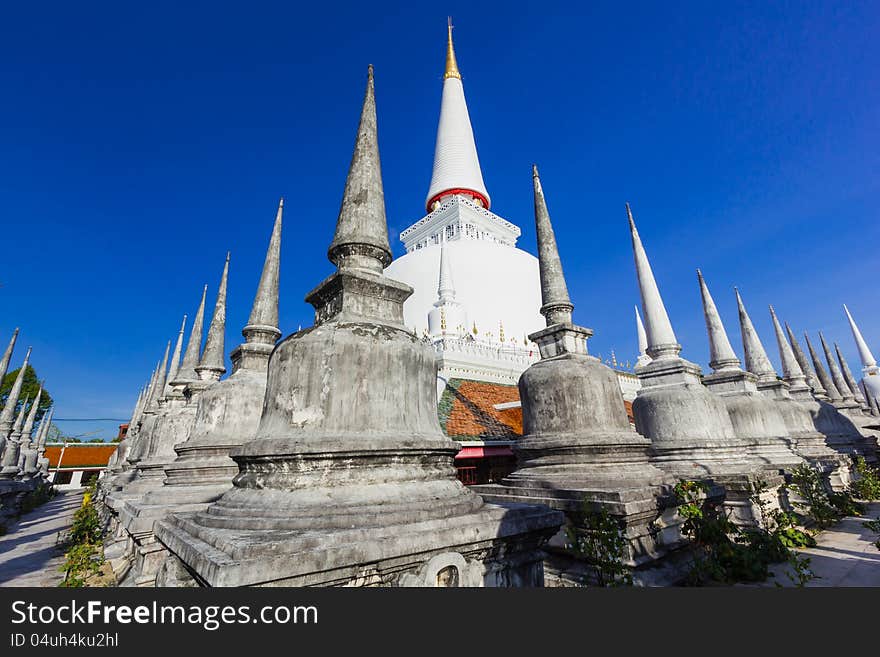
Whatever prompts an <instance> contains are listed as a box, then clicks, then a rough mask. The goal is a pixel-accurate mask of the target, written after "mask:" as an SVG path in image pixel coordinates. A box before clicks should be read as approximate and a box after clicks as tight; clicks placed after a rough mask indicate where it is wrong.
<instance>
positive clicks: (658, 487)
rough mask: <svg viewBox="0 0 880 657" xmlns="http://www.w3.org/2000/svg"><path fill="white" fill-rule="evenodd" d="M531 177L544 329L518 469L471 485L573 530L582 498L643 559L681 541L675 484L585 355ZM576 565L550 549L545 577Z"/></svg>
mask: <svg viewBox="0 0 880 657" xmlns="http://www.w3.org/2000/svg"><path fill="white" fill-rule="evenodd" d="M533 182H534V194H535V226H536V232H537V238H538V259H539V264H540V274H541V296H542V301H543V305H542V306H541V314H542V315H544V317H545V318H546V324H547V328H545V329H543V330H541V331H538V332H536V333H532V334H531V335H529V339H530V340H533V341H534V342H535V343H537V344H538V346H539V348H540V350H541V360H540V361H538V362H537V363H535V364H533V365H532V366H531V367H529V368H528V369H527V370H526V371H525V372H524V373H523V374H522V376H521V377H520V380H519V393H520V399H521V400H522V410H523V429H524V436H523V437H522V438H521V439H520V440H518V441H517V444H516V447H515V451H516V454H517V469H516V471H514V472H513V473H512V474H510V475H509V476H507V477H506V478H505V479H504V480H503V481H502V484H501V485H488V486H478V487H476V489H477V490H478V491H479V492H480V493H481V494H482V495H483V497H484V498H486V499H487V500H489V501H518V502H527V503H541V504H547V505H549V506H551V507H552V508H555V509H559V510H562V511H564V512H565V513H566V516H567V518H568V523H569V524H570V525H572V526H573V527H575V528H578V527H579V526H581V527H582V526H583V519H584V516H583V514H584V501H585V500H586V501H588V502H589V505H590V507H591V510H592V511H599V510H600V509H604V510H605V511H607V512H608V513H609V515H611V516H612V517H613V518H615V519H616V520H617V521H618V522H620V524H621V526H622V528H623V529H624V535H625V536H626V538H627V540H628V542H629V545H630V552H629V554H628V555H627V561H628V563H629V564H630V565H633V566H638V565H642V564H645V563H648V562H651V561H653V560H655V559H657V558H658V557H660V556H662V555H663V554H664V553H665V552H666V550H667V549H668V548H669V547H670V546H672V545H675V544H677V542H678V540H679V536H680V535H679V532H678V528H677V526H678V522H680V520H679V519H678V518H677V516H676V513H675V507H676V505H675V503H674V502H673V496H672V495H671V488H672V486H673V485H674V483H675V480H674V479H673V478H672V477H670V476H668V475H666V474H665V473H664V472H663V471H661V470H659V469H658V468H656V467H655V466H653V465H651V463H650V448H651V441H650V440H648V439H647V438H645V437H644V436H641V435H639V434H638V433H636V432H635V431H633V430H632V428H631V427H630V424H629V420H628V419H627V416H626V411H625V410H624V404H623V397H622V394H621V392H620V387H619V385H618V384H617V377H616V375H615V373H614V371H613V370H612V369H611V368H609V367H607V366H606V365H604V364H602V362H601V361H599V360H598V359H597V358H595V357H593V356H590V355H589V353H588V349H587V340H588V339H589V338H590V337H591V336H592V335H593V331H592V330H591V329H588V328H583V327H581V326H577V325H575V324H573V323H572V311H573V309H574V305H573V304H572V303H571V300H570V298H569V295H568V288H567V285H566V282H565V277H564V275H563V271H562V261H561V259H560V257H559V252H558V249H557V245H556V237H555V235H554V232H553V227H552V226H551V223H550V214H549V212H548V210H547V204H546V200H545V198H544V192H543V189H542V187H541V181H540V179H539V177H538V171H537V168H534V169H533ZM578 570H579V569H578V568H577V564H576V563H574V564H572V562H571V557H570V555H569V554H566V553H565V552H563V551H559V552H558V553H557V554H556V555H555V557H554V553H553V552H551V556H550V558H549V560H548V574H549V575H550V576H555V577H560V578H563V579H570V578H572V577H574V578H579V576H580V572H578ZM565 571H568V572H565Z"/></svg>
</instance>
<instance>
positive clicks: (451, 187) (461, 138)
mask: <svg viewBox="0 0 880 657" xmlns="http://www.w3.org/2000/svg"><path fill="white" fill-rule="evenodd" d="M455 194H463V195H465V196H469V197H471V198H472V199H473V200H474V201H475V202H476V203H478V204H479V205H481V206H483V207H485V208H486V209H488V208H489V206H490V205H491V199H490V198H489V192H488V191H486V185H485V183H484V182H483V172H482V170H481V169H480V159H479V157H477V145H476V142H475V141H474V131H473V128H472V127H471V118H470V115H469V114H468V108H467V102H466V101H465V98H464V87H463V86H462V83H461V73H459V70H458V62H456V59H455V48H454V47H453V45H452V22H451V20H450V22H449V24H448V26H447V37H446V72H445V73H444V75H443V97H442V99H441V101H440V121H439V123H438V125H437V143H436V146H435V148H434V170H433V172H432V174H431V185H430V187H429V189H428V196H427V198H426V199H425V207H426V209H427V210H428V212H431V210H433V209H434V204H435V203H439V202H441V201H442V199H443V198H445V197H447V196H453V195H455Z"/></svg>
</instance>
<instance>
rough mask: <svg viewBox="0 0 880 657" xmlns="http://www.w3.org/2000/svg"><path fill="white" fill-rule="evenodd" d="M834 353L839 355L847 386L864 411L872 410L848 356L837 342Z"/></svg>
mask: <svg viewBox="0 0 880 657" xmlns="http://www.w3.org/2000/svg"><path fill="white" fill-rule="evenodd" d="M834 353H835V354H836V355H837V362H838V363H839V364H840V371H841V374H843V380H844V381H845V382H846V387H847V388H849V391H850V392H851V393H852V394H853V398H854V399H855V400H856V401H857V402H858V403H859V407H860V408H861V409H862V411H863V412H868V411H870V410H871V407H870V406H869V404H868V400H867V399H865V395H864V394H863V393H862V389H861V388H860V387H859V384H858V383H856V379H855V377H854V376H853V373H852V370H850V369H849V363H847V362H846V358H844V357H843V352H842V351H841V350H840V345H838V344H837V343H836V342H835V343H834Z"/></svg>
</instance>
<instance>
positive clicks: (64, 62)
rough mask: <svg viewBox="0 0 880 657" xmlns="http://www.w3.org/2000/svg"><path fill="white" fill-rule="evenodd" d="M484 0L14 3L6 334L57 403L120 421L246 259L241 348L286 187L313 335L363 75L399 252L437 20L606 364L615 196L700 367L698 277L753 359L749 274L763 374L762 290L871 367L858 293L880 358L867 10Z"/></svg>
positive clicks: (497, 206) (512, 190)
mask: <svg viewBox="0 0 880 657" xmlns="http://www.w3.org/2000/svg"><path fill="white" fill-rule="evenodd" d="M472 4H473V3H461V2H451V3H447V4H442V3H441V4H437V3H434V4H433V5H432V6H431V8H430V9H427V8H425V7H424V6H423V5H424V3H400V4H385V5H383V4H381V3H356V4H354V5H351V6H347V7H346V6H345V5H344V4H339V3H331V4H327V5H324V4H323V3H307V4H303V3H289V2H283V3H282V2H279V3H261V2H248V3H235V4H225V3H217V2H212V3H166V2H152V3H140V4H138V5H133V4H132V3H119V2H114V3H85V4H83V3H67V2H65V3H62V2H49V3H14V4H8V5H7V6H6V7H5V8H4V19H3V21H2V26H0V70H2V74H0V84H2V86H3V89H2V92H3V101H2V102H0V124H2V129H0V218H2V222H0V223H2V235H3V259H2V267H0V284H2V287H0V306H2V308H3V312H2V313H0V342H3V343H5V341H6V340H7V339H8V336H9V334H10V332H11V331H12V329H13V328H14V327H15V326H21V329H22V334H21V340H20V343H19V349H18V351H17V357H16V361H15V362H14V365H16V366H17V364H18V362H20V359H21V357H22V356H23V353H24V347H26V346H27V345H29V344H30V345H33V346H34V357H33V363H34V365H35V366H36V368H37V370H38V371H39V373H40V374H41V375H42V376H44V377H46V379H47V385H48V386H49V388H50V390H51V392H52V393H53V394H54V395H55V397H56V399H57V401H58V414H59V416H60V417H67V418H76V417H127V416H128V415H129V414H130V410H131V406H132V404H133V402H134V398H135V395H136V393H137V390H138V388H139V387H140V385H141V384H142V382H143V381H144V380H145V379H146V378H147V377H148V375H149V373H150V370H151V369H152V367H153V365H154V363H155V361H156V359H157V358H159V356H160V355H161V351H162V349H163V347H164V344H165V342H166V340H168V339H170V338H172V337H173V336H174V335H175V333H176V330H177V327H178V324H179V321H180V317H181V315H182V314H183V313H184V312H188V313H190V315H192V313H193V312H194V310H195V305H196V303H197V301H198V296H199V293H200V289H201V286H202V285H203V284H204V283H208V284H209V285H210V292H209V295H210V296H209V298H210V299H211V302H213V295H214V294H215V292H216V286H217V282H218V279H219V275H220V270H221V267H222V262H223V258H224V255H225V252H226V250H227V249H231V250H232V263H231V270H230V280H229V310H228V331H227V344H226V348H227V349H226V350H227V353H228V352H229V351H231V349H232V348H233V347H234V346H235V345H236V344H238V341H239V330H240V328H241V326H243V325H244V323H245V321H246V319H247V314H248V311H249V308H250V303H251V300H252V298H253V293H254V290H255V287H256V284H257V279H258V276H259V269H260V266H261V263H262V258H263V256H264V252H265V247H266V243H267V241H268V236H269V232H270V229H271V222H272V219H273V216H274V212H275V207H276V204H277V201H278V198H279V197H280V196H282V195H283V196H284V197H285V198H286V199H287V205H286V214H285V232H284V238H283V240H284V244H283V263H282V281H281V285H282V287H281V293H282V298H281V325H282V330H283V331H284V332H285V334H287V333H290V332H292V331H295V330H296V329H297V326H298V325H309V324H311V322H312V312H311V307H310V306H307V305H306V304H305V303H304V302H303V297H304V295H305V294H306V292H308V291H309V290H310V289H311V288H312V287H313V285H315V284H316V283H317V282H318V281H320V280H321V279H322V278H323V277H324V276H326V275H327V274H329V273H330V271H331V265H330V264H329V263H328V262H327V260H326V256H325V254H326V248H327V246H328V244H329V242H330V240H331V238H332V233H333V226H334V221H335V219H336V214H337V211H338V207H339V201H340V197H341V194H342V188H343V183H344V179H345V173H346V168H347V166H348V162H349V158H350V156H351V148H352V144H353V139H354V134H355V129H356V124H357V118H358V112H359V109H360V107H359V105H360V101H361V98H362V93H363V86H364V79H365V73H366V66H367V64H369V63H372V64H374V65H375V67H376V92H377V102H378V111H379V131H380V134H379V137H380V147H381V152H382V165H383V174H384V181H385V191H386V204H387V210H388V222H389V227H390V231H391V235H392V242H393V244H394V249H395V253H396V255H399V254H400V253H401V246H400V243H399V242H398V241H397V239H396V236H397V234H398V233H399V231H400V230H402V229H403V228H405V227H406V226H408V225H409V224H410V223H412V222H413V221H414V220H416V219H418V218H419V217H420V216H421V214H422V208H423V202H424V197H425V193H426V190H427V186H428V182H429V178H430V170H431V164H432V158H433V147H434V135H435V130H436V122H437V116H438V112H439V101H440V91H441V82H442V73H443V64H444V54H445V23H446V16H447V14H452V16H453V17H454V21H455V24H456V26H457V27H456V31H455V36H456V49H457V54H458V61H459V65H460V68H461V70H462V73H463V76H464V83H465V90H466V93H467V97H468V102H469V106H470V113H471V118H472V120H473V123H474V128H475V132H476V138H477V146H478V149H479V153H480V158H481V161H482V166H483V172H484V177H485V180H486V184H487V186H488V188H489V191H490V193H491V195H492V199H493V209H494V210H495V211H497V212H498V213H499V214H501V215H502V216H504V217H506V218H508V219H510V220H511V221H514V222H515V223H517V224H518V225H519V226H520V227H521V228H522V231H523V235H522V238H521V240H520V246H521V247H522V248H525V249H526V250H529V251H531V252H533V253H534V251H535V245H534V226H533V217H532V199H531V184H530V173H529V168H530V165H531V163H532V162H537V163H538V164H539V166H540V168H541V173H542V177H543V180H544V188H545V191H546V193H547V196H548V200H549V203H550V211H551V215H552V218H553V221H554V224H555V227H556V231H557V236H558V239H559V242H560V249H561V252H562V257H563V263H564V265H565V270H566V274H567V276H568V282H569V288H570V291H571V294H572V297H573V300H574V302H575V304H576V309H575V319H576V321H577V322H578V323H581V324H583V325H586V326H590V327H592V328H593V329H594V330H595V331H596V336H595V338H594V339H593V340H592V342H591V347H592V350H593V351H594V353H598V352H602V353H604V354H605V355H607V354H608V353H609V350H610V349H611V348H614V349H615V350H616V352H617V354H618V356H620V357H622V358H624V359H625V358H626V357H632V356H633V355H634V353H635V341H636V340H635V331H634V327H633V319H632V314H633V311H632V306H633V304H634V303H635V302H636V300H637V291H636V286H635V275H634V271H633V264H632V255H631V250H630V243H629V236H628V233H627V227H626V221H625V215H624V209H623V204H624V202H625V201H630V202H631V203H632V204H633V209H634V211H635V215H636V221H637V223H638V225H639V229H640V232H641V234H642V237H643V239H644V241H645V244H646V247H647V250H648V253H649V256H650V257H651V259H652V263H653V266H654V270H655V273H656V274H657V278H658V281H659V284H660V288H661V291H662V293H663V294H664V297H665V300H666V303H667V307H668V309H669V313H670V316H671V318H672V321H673V325H674V327H675V329H676V331H677V333H678V336H679V338H680V341H681V342H682V343H683V345H684V355H685V356H686V357H688V358H690V359H691V360H694V361H696V362H699V363H701V364H705V362H706V360H707V359H708V356H707V343H706V336H705V327H704V324H703V319H702V315H701V309H700V301H699V291H698V288H697V284H696V277H695V273H694V272H695V268H696V267H701V268H702V269H703V272H704V274H705V276H706V279H707V281H708V283H709V285H710V288H711V290H712V292H713V294H714V296H715V298H716V301H717V302H718V304H719V307H720V310H721V313H722V316H723V319H724V320H725V322H726V324H727V327H728V330H729V331H730V332H731V334H732V335H731V337H732V338H733V341H734V344H735V346H736V347H737V350H739V345H740V343H739V334H738V327H737V324H736V312H735V305H734V299H733V292H732V286H733V285H738V286H739V287H740V289H741V291H742V293H743V295H744V298H745V300H746V303H747V305H748V307H749V309H750V310H751V311H752V315H753V319H754V320H755V323H756V325H757V328H758V330H759V331H760V333H761V335H762V337H763V338H764V341H765V343H766V344H767V346H768V351H770V353H771V356H772V357H773V358H774V360H775V359H776V349H775V345H774V344H773V334H772V330H771V328H770V323H769V319H768V316H767V312H766V306H767V303H771V302H772V303H774V304H775V305H776V307H777V310H778V312H779V314H780V315H781V316H782V317H783V318H785V319H787V320H788V321H790V322H791V323H792V324H793V325H794V326H795V327H797V328H798V329H801V330H803V329H809V330H811V331H815V330H817V329H822V330H824V331H825V332H826V335H827V336H828V337H829V338H831V339H833V340H837V341H839V342H840V343H841V346H842V347H843V348H844V349H845V350H846V354H847V355H848V356H849V357H850V359H851V365H852V367H853V369H854V370H855V371H858V362H857V360H856V353H855V349H854V345H853V342H852V339H851V337H850V335H849V330H848V328H847V326H846V323H845V317H844V315H843V312H842V310H841V303H843V302H846V303H848V304H849V306H850V308H851V309H852V310H853V312H854V313H855V314H856V316H857V319H858V320H859V321H860V322H861V326H862V329H863V332H864V333H865V335H866V336H868V338H869V342H871V343H872V345H873V346H874V347H875V349H878V350H880V343H878V341H880V307H878V304H877V281H878V256H877V253H878V252H877V243H878V237H880V221H878V210H877V208H878V196H880V194H878V192H880V183H878V172H880V131H878V117H880V84H878V80H880V77H878V73H877V64H878V62H880V40H878V38H877V34H880V9H878V6H877V4H876V3H867V2H866V3H856V2H847V3H839V2H827V3H814V2H803V1H799V2H788V3H786V2H780V3H757V2H751V3H743V4H740V3H706V2H693V3H661V2H652V3H629V4H626V5H621V4H620V3H615V2H609V3H584V4H588V6H583V7H580V8H575V7H574V5H573V3H563V4H559V5H555V4H553V3H548V2H542V3H523V4H517V3H512V2H504V3H496V4H492V5H490V4H482V5H480V6H479V7H474V6H472ZM182 5H185V6H182ZM771 5H772V6H771ZM65 428H66V429H67V427H65ZM69 430H70V431H71V432H73V429H72V428H70V429H69Z"/></svg>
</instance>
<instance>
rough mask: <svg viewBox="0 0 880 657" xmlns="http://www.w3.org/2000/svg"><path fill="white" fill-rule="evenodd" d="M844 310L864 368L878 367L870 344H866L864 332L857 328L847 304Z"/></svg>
mask: <svg viewBox="0 0 880 657" xmlns="http://www.w3.org/2000/svg"><path fill="white" fill-rule="evenodd" d="M843 310H844V311H845V312H846V316H847V319H849V327H850V328H851V329H852V334H853V338H854V339H855V341H856V348H857V349H858V350H859V357H860V358H861V359H862V367H864V368H866V369H867V368H869V367H876V366H877V360H876V359H875V358H874V354H872V353H871V350H870V349H869V348H868V343H867V342H865V338H863V337H862V332H861V331H860V330H859V327H858V326H856V320H854V319H853V316H852V314H850V312H849V308H847V307H846V304H843Z"/></svg>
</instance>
